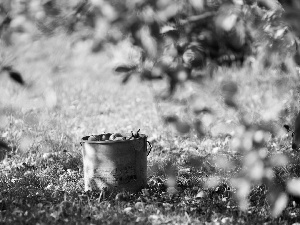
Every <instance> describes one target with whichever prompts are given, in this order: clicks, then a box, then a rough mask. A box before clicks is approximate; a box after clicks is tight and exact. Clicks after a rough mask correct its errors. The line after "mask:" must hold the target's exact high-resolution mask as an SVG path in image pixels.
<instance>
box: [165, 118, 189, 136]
mask: <svg viewBox="0 0 300 225" xmlns="http://www.w3.org/2000/svg"><path fill="white" fill-rule="evenodd" d="M164 121H165V123H172V124H173V125H174V126H175V128H176V130H177V131H178V132H180V133H182V134H186V133H188V132H190V130H191V126H190V125H189V124H188V123H186V122H182V121H180V119H179V118H178V117H177V116H167V117H165V118H164Z"/></svg>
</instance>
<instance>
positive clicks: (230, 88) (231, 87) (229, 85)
mask: <svg viewBox="0 0 300 225" xmlns="http://www.w3.org/2000/svg"><path fill="white" fill-rule="evenodd" d="M222 92H223V94H224V95H225V97H226V98H232V97H233V96H234V95H236V93H237V92H238V86H237V84H236V83H235V82H233V81H227V82H225V83H224V84H223V85H222Z"/></svg>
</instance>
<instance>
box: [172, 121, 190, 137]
mask: <svg viewBox="0 0 300 225" xmlns="http://www.w3.org/2000/svg"><path fill="white" fill-rule="evenodd" d="M175 127H176V130H177V131H178V132H180V133H182V134H186V133H188V132H190V130H191V126H190V125H189V124H188V123H186V122H182V121H177V122H175Z"/></svg>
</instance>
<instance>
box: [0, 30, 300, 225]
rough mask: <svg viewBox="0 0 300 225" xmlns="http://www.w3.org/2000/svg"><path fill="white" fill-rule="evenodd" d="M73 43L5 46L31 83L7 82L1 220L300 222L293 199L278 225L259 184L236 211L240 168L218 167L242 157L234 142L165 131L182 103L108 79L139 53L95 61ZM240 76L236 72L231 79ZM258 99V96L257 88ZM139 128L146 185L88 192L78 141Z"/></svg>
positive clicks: (55, 40) (134, 83) (57, 39)
mask: <svg viewBox="0 0 300 225" xmlns="http://www.w3.org/2000/svg"><path fill="white" fill-rule="evenodd" d="M70 39H72V37H65V36H64V35H61V36H54V37H51V38H45V39H43V40H40V41H36V42H35V43H33V44H31V45H30V46H27V45H19V46H15V47H10V48H8V49H5V50H6V51H7V52H6V53H7V54H15V55H17V56H16V57H15V58H14V65H15V66H16V68H17V69H18V70H19V71H22V74H23V75H24V79H25V80H27V81H32V82H33V83H32V87H31V88H30V89H29V90H27V89H22V88H20V87H18V86H17V85H16V84H14V83H12V82H11V81H9V80H8V79H7V78H6V77H4V76H2V78H1V79H2V81H3V82H1V84H0V89H1V90H2V93H3V94H2V96H1V99H0V101H1V105H2V107H1V108H2V110H3V111H2V113H3V115H4V116H2V119H1V121H6V123H3V125H2V126H1V135H2V138H3V139H5V140H6V141H8V142H9V144H10V146H12V149H13V150H12V151H11V152H9V153H8V157H7V158H6V159H5V160H4V162H2V163H1V165H0V167H1V172H0V195H1V200H0V223H2V224H54V223H56V224H292V223H295V222H299V221H300V217H299V215H300V208H299V204H298V203H297V202H296V201H294V202H292V201H291V202H290V204H289V206H288V208H287V209H286V210H285V211H284V212H283V214H282V215H281V216H280V217H278V218H272V217H271V216H270V213H269V206H268V203H267V201H266V196H265V195H266V190H265V189H264V187H263V186H260V185H257V186H256V187H254V189H253V191H252V192H251V195H250V203H251V204H250V207H249V208H248V210H246V211H243V212H242V211H240V210H239V209H238V206H237V203H236V201H235V198H234V196H233V192H234V190H232V189H231V188H230V187H229V186H227V185H226V184H225V181H227V180H228V179H229V178H231V177H232V176H233V175H234V174H237V173H238V171H239V168H232V170H231V171H225V170H222V169H220V168H218V166H217V165H216V161H215V160H216V159H218V156H219V155H224V156H226V157H230V158H239V156H238V155H236V154H234V153H232V152H230V149H229V146H228V140H227V139H226V138H225V137H222V136H216V137H213V136H208V137H205V138H204V139H202V140H198V139H197V138H196V137H195V136H193V135H190V136H178V135H177V134H176V132H174V130H172V129H171V127H166V126H164V125H163V123H162V120H161V117H160V116H161V115H160V114H163V115H167V114H168V113H169V112H176V113H177V112H178V113H179V114H180V115H181V114H183V112H184V110H183V108H184V101H183V103H182V101H181V99H177V100H178V101H175V102H171V103H170V102H169V103H167V102H160V103H159V107H158V108H157V100H155V99H154V98H153V92H158V91H159V90H160V89H161V88H162V86H163V84H162V83H160V82H157V83H154V84H153V88H151V87H149V86H148V84H147V83H140V82H139V81H138V80H137V79H135V78H133V79H132V80H131V81H130V82H129V83H128V84H127V85H125V86H122V85H120V84H119V83H120V78H119V77H118V76H115V75H113V73H112V72H111V68H112V63H111V62H112V61H115V59H116V58H117V59H118V60H119V58H122V57H121V55H122V54H121V52H122V51H125V53H126V54H129V55H130V56H128V58H129V59H131V58H132V60H134V58H135V57H136V56H135V55H134V53H133V52H126V50H124V48H117V50H116V52H115V53H114V54H113V55H105V54H95V55H93V54H91V53H90V52H89V47H90V46H91V43H90V42H89V41H85V42H79V43H77V44H75V45H74V46H70V45H69V44H68V43H69V41H70ZM112 57H113V58H112ZM118 57H119V58H118ZM113 59H114V60H113ZM223 72H224V71H223ZM226 73H227V74H232V73H231V71H227V72H226ZM236 74H237V72H233V75H232V76H233V77H234V76H235V75H236ZM238 79H241V78H238ZM245 83H247V80H245ZM245 85H247V84H245ZM190 94H191V93H187V95H188V96H189V95H190ZM192 94H193V92H192ZM257 94H258V95H261V94H262V92H261V91H260V90H257ZM247 97H249V96H244V98H247ZM208 99H209V96H208ZM249 107H253V106H251V105H250V106H249ZM229 115H230V113H228V116H229ZM223 116H224V115H223ZM4 124H5V125H4ZM138 129H141V131H142V133H145V134H147V135H148V136H149V140H151V142H152V144H153V150H152V152H151V154H150V155H149V157H148V187H147V188H146V189H143V190H142V191H141V192H139V193H135V194H130V193H126V192H122V193H115V192H108V191H107V192H84V183H83V171H82V156H81V146H80V144H79V142H80V139H81V137H83V136H86V135H89V134H97V133H102V132H103V131H106V132H117V131H118V132H128V131H131V130H133V131H136V130H138ZM284 141H285V142H288V140H286V139H284V140H277V141H276V140H275V142H276V144H278V146H279V145H280V144H284V143H285V142H284ZM277 150H279V149H277ZM295 168H296V167H291V169H290V171H289V170H280V173H281V174H282V176H283V177H284V176H285V175H287V174H292V173H293V175H294V176H297V175H299V173H298V172H299V171H298V172H297V171H296V170H295ZM170 170H175V172H176V173H178V177H177V190H176V191H175V192H170V190H169V191H168V186H167V185H166V182H165V181H166V179H167V174H168V173H169V172H170ZM216 176H218V177H221V182H220V183H219V184H218V185H217V186H215V187H213V188H208V187H207V185H206V184H207V182H206V181H207V180H209V179H211V180H212V179H213V178H214V177H216Z"/></svg>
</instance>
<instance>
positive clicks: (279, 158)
mask: <svg viewBox="0 0 300 225" xmlns="http://www.w3.org/2000/svg"><path fill="white" fill-rule="evenodd" d="M270 161H271V164H272V166H273V167H276V166H278V167H285V166H287V165H288V163H289V159H288V157H287V156H286V155H284V154H276V155H273V156H272V157H271V159H270ZM299 190H300V189H299Z"/></svg>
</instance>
